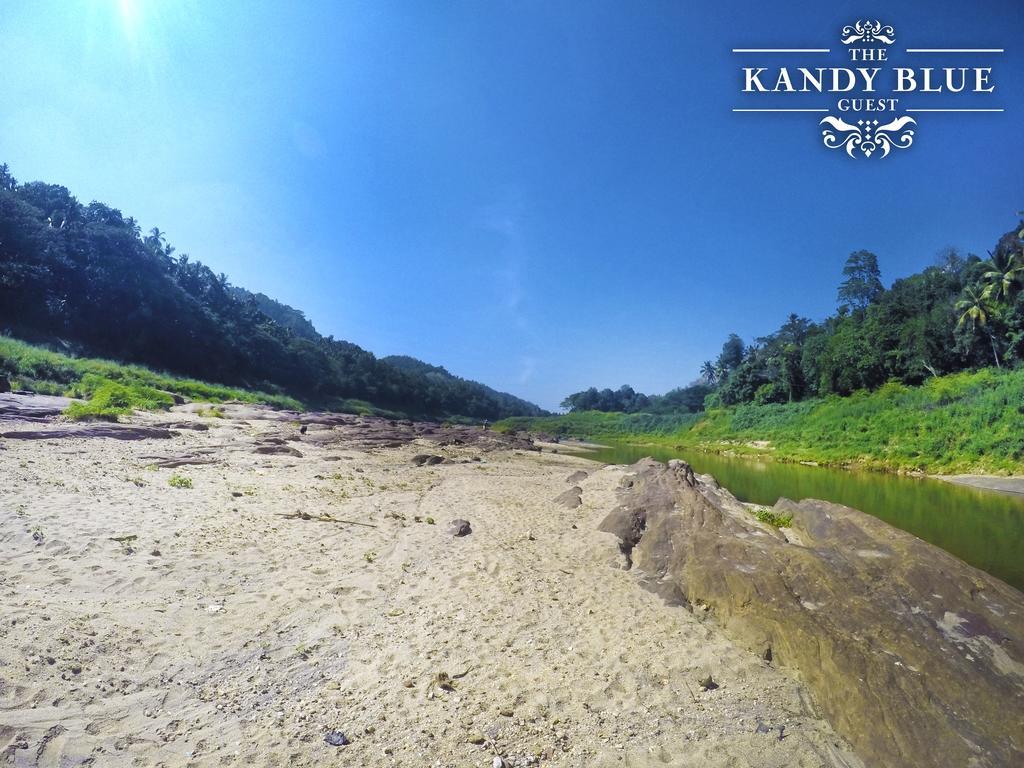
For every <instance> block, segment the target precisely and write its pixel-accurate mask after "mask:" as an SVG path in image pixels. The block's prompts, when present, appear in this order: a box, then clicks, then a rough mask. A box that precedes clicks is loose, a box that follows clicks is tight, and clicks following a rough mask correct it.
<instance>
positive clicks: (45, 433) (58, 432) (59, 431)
mask: <svg viewBox="0 0 1024 768" xmlns="http://www.w3.org/2000/svg"><path fill="white" fill-rule="evenodd" d="M173 436H174V433H173V432H171V431H170V430H167V429H161V428H159V427H144V426H139V425H137V424H96V423H93V424H60V425H54V426H52V427H50V428H49V429H22V430H17V431H11V432H0V437H3V438H7V439H8V440H53V439H60V438H69V437H106V438H112V439H114V440H166V439H168V438H171V437H173Z"/></svg>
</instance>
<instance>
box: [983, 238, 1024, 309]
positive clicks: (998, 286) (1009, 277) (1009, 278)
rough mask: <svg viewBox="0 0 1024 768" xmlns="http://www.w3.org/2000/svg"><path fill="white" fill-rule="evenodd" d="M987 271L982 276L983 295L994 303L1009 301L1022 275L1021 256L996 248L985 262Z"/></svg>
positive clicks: (1023, 273) (1022, 261) (1023, 268)
mask: <svg viewBox="0 0 1024 768" xmlns="http://www.w3.org/2000/svg"><path fill="white" fill-rule="evenodd" d="M985 266H986V267H987V271H986V272H985V274H983V275H982V280H983V281H984V282H985V295H986V296H987V297H988V298H990V299H993V300H994V301H1011V300H1012V299H1013V295H1014V294H1015V293H1016V292H1017V289H1018V288H1019V285H1018V283H1019V281H1020V279H1021V276H1022V275H1024V260H1022V259H1021V254H1019V253H1015V252H1013V251H1009V250H1004V249H1000V248H997V249H996V250H995V252H994V253H993V254H992V255H991V256H990V257H989V260H988V261H986V262H985Z"/></svg>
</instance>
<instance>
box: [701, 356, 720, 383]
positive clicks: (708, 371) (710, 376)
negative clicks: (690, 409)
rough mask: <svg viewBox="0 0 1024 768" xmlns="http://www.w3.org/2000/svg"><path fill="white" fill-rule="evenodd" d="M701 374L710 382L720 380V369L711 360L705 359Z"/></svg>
mask: <svg viewBox="0 0 1024 768" xmlns="http://www.w3.org/2000/svg"><path fill="white" fill-rule="evenodd" d="M700 375H701V377H702V378H703V379H704V381H706V382H707V383H708V384H711V385H714V384H715V382H717V381H718V371H716V370H715V366H714V363H712V362H711V361H710V360H705V361H704V365H702V366H701V367H700Z"/></svg>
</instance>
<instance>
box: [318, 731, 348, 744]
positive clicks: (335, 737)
mask: <svg viewBox="0 0 1024 768" xmlns="http://www.w3.org/2000/svg"><path fill="white" fill-rule="evenodd" d="M324 741H325V742H326V743H327V744H330V745H331V746H332V747H344V746H347V745H349V744H351V743H352V742H351V741H349V738H348V736H346V735H345V734H344V733H342V732H341V731H328V732H327V735H326V736H324Z"/></svg>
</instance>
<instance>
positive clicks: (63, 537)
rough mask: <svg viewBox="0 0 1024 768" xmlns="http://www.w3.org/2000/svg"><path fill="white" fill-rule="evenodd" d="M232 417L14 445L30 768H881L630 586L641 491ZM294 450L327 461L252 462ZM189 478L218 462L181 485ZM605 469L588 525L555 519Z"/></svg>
mask: <svg viewBox="0 0 1024 768" xmlns="http://www.w3.org/2000/svg"><path fill="white" fill-rule="evenodd" d="M226 410H227V412H228V415H229V418H227V419H211V418H206V419H200V417H198V416H197V415H195V414H192V413H177V414H174V418H175V419H177V420H179V421H180V422H181V423H182V425H185V426H187V425H188V424H189V423H191V422H197V421H202V422H203V423H205V424H206V425H208V426H209V429H208V431H193V430H189V429H180V430H178V431H177V433H176V434H175V435H174V436H173V437H171V438H170V439H163V440H155V439H144V440H139V441H122V440H112V439H104V438H87V439H83V438H59V439H46V440H11V439H6V440H2V441H0V467H2V477H3V483H2V485H0V596H2V600H3V604H4V610H3V615H2V617H0V755H2V756H3V758H4V760H6V761H7V762H9V763H11V764H13V765H16V766H36V765H39V766H74V765H96V766H139V765H144V766H207V765H211V766H212V765H218V766H221V765H229V766H230V765H237V766H243V765H245V766H248V765H253V766H276V765H281V766H283V765H292V766H314V765H316V766H320V765H353V766H373V765H401V766H422V765H431V766H433V765H436V766H490V765H491V764H492V760H493V759H494V756H495V753H498V754H500V755H501V756H502V757H503V758H504V759H505V760H506V761H507V762H506V764H507V765H519V764H522V765H525V764H533V763H538V764H541V765H552V766H654V765H673V766H757V767H758V768H769V767H771V766H779V767H781V766H807V767H808V768H811V767H812V766H813V767H815V768H816V767H817V766H834V765H857V761H856V759H855V758H853V757H852V756H851V754H850V753H849V750H848V747H847V746H845V744H844V742H842V740H841V739H839V738H838V737H837V736H836V735H835V734H834V732H833V730H832V728H831V727H830V726H829V725H828V723H826V722H824V721H823V720H821V719H819V718H817V717H816V716H815V715H814V714H813V708H812V705H811V702H810V698H809V697H808V696H807V694H806V692H805V691H804V690H803V688H802V687H801V686H800V685H799V684H798V683H797V682H795V681H794V680H793V679H792V678H791V677H789V676H787V675H786V674H784V673H783V672H781V671H779V670H776V669H774V668H773V667H772V666H771V665H770V664H768V663H766V662H765V661H763V660H762V659H760V658H758V657H757V656H755V655H754V654H752V653H749V652H747V651H744V650H741V649H740V648H738V647H737V646H735V645H733V644H732V643H730V642H729V641H728V640H727V639H726V638H725V637H724V636H723V635H722V634H721V633H720V632H719V630H718V629H717V628H716V627H715V626H714V625H713V624H711V623H709V622H706V621H703V620H702V618H701V617H700V616H696V615H694V614H691V613H689V612H687V611H686V610H684V609H681V608H676V607H671V606H668V605H666V604H664V603H663V602H662V601H661V600H660V599H659V598H657V597H655V596H654V595H653V594H650V593H648V592H646V591H644V590H642V589H641V588H639V587H638V585H637V582H636V580H635V578H634V577H633V576H632V574H630V573H628V572H626V571H624V570H622V567H621V566H622V558H621V555H620V554H619V552H618V549H617V545H616V541H615V539H614V537H613V536H611V535H610V534H605V533H598V532H597V531H596V527H597V524H598V522H599V521H600V520H601V519H602V517H603V516H604V515H605V514H606V513H607V511H608V509H609V508H611V507H612V506H614V504H615V492H614V489H615V488H616V486H617V485H618V482H619V480H620V478H621V476H622V473H623V470H622V469H621V468H614V467H608V468H597V467H595V465H594V464H593V463H591V462H587V461H585V460H582V459H578V458H573V457H570V456H564V455H560V454H558V455H556V454H551V453H547V452H545V453H535V452H524V451H513V450H498V451H487V452H483V451H481V450H480V449H478V448H477V447H475V446H467V445H455V446H447V447H441V448H439V447H438V445H437V444H436V442H435V443H430V444H426V443H424V442H422V441H421V442H420V443H418V444H417V443H414V444H409V445H405V446H401V447H392V448H376V449H372V450H357V449H355V448H353V447H352V446H351V445H346V443H345V442H344V441H341V442H338V441H333V440H332V436H331V430H332V428H331V427H324V426H320V425H316V424H312V425H310V426H309V427H308V433H307V434H303V435H299V434H298V426H297V425H295V424H282V423H281V422H280V421H272V420H263V419H260V418H256V417H254V414H253V413H252V412H251V411H250V412H248V413H246V414H244V415H245V416H246V417H245V418H230V416H231V409H230V408H227V409H226ZM156 419H157V417H155V416H140V417H138V419H137V420H138V421H142V422H154V421H155V420H156ZM163 420H164V421H166V416H164V417H163ZM38 428H39V424H29V423H25V424H19V423H18V422H12V421H6V422H4V423H3V429H4V431H7V430H18V429H38ZM287 432H291V433H292V434H289V435H287V444H286V445H285V446H284V447H285V448H292V449H294V452H295V453H300V454H301V456H297V455H293V453H291V452H285V451H282V452H281V455H264V454H257V453H255V452H253V451H251V450H242V449H239V446H244V445H249V444H250V443H251V441H252V440H253V439H260V438H269V439H270V440H271V441H272V440H274V439H282V435H283V434H284V433H287ZM270 444H273V443H270ZM420 453H435V454H439V455H443V456H445V457H447V458H448V459H450V460H452V461H454V462H463V461H464V462H465V463H450V464H449V463H446V464H437V465H434V466H420V467H417V466H414V464H413V463H411V461H410V460H411V458H412V457H413V456H414V455H415V454H420ZM187 456H192V457H199V458H201V459H202V460H203V461H205V462H209V463H202V464H185V465H183V466H178V467H170V466H155V465H159V464H165V465H166V464H169V463H174V457H187ZM168 458H170V459H171V460H170V461H166V459H168ZM579 470H583V471H586V472H590V473H591V474H590V475H589V476H588V477H587V478H586V479H585V480H583V481H582V482H581V483H580V484H581V485H582V486H583V487H584V489H585V491H586V493H585V501H584V504H583V506H582V507H580V508H579V509H576V510H572V511H570V510H568V509H565V508H564V507H561V506H558V505H556V504H554V503H552V499H554V498H555V497H556V496H557V495H558V494H560V493H562V492H563V491H565V490H566V488H567V487H568V486H567V484H566V477H567V476H568V475H569V474H570V473H573V472H577V471H579ZM173 475H178V476H180V477H182V478H186V479H187V480H188V481H190V482H191V487H190V488H186V487H172V486H171V485H170V484H169V481H170V479H171V477H172V476H173ZM296 511H302V512H305V513H308V514H310V515H313V516H317V515H320V514H327V515H331V516H333V517H335V518H339V519H344V520H352V521H358V522H361V523H366V524H369V525H372V526H373V527H366V526H360V525H346V524H341V523H334V522H317V521H315V520H304V519H296V518H288V517H285V515H289V514H292V513H295V512H296ZM456 517H461V518H466V519H468V520H469V521H470V522H471V524H472V528H473V533H472V534H470V535H469V536H466V537H464V538H455V537H453V536H451V535H449V534H448V533H447V532H446V527H447V523H448V522H449V520H451V519H453V518H456ZM431 519H432V520H433V521H434V524H431V523H430V520H431ZM707 674H711V675H712V676H713V677H714V679H715V681H717V682H718V683H719V684H720V687H719V688H718V689H716V690H708V691H703V690H701V688H700V686H699V685H698V683H697V681H698V679H699V678H702V677H704V676H705V675H707ZM443 675H447V676H449V678H453V680H452V685H450V686H447V685H444V684H443V683H444V677H443ZM780 726H785V730H784V734H785V738H783V739H781V740H780V739H779V737H778V729H779V727H780ZM332 731H341V732H343V733H344V734H345V735H346V737H347V738H348V739H350V740H351V744H349V745H347V746H337V747H336V746H330V745H329V744H327V743H325V736H326V735H327V734H329V733H330V732H332Z"/></svg>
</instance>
